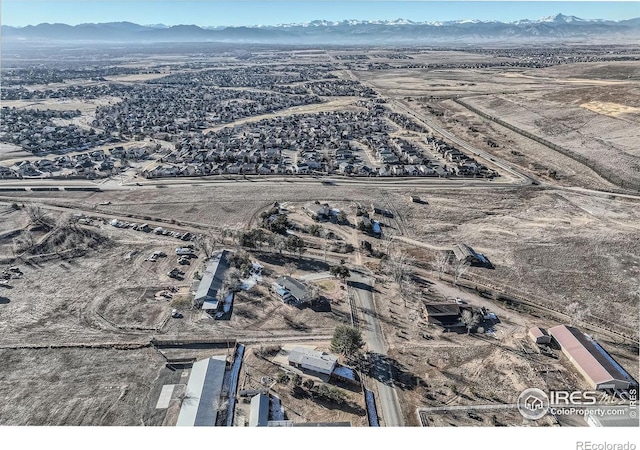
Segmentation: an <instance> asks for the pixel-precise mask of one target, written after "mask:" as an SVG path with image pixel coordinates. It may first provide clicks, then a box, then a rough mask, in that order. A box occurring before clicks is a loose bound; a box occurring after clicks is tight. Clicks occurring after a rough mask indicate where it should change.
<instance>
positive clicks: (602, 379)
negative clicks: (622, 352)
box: [549, 325, 636, 389]
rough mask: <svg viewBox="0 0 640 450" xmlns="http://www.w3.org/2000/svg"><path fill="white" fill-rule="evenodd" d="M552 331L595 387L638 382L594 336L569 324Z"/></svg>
mask: <svg viewBox="0 0 640 450" xmlns="http://www.w3.org/2000/svg"><path fill="white" fill-rule="evenodd" d="M549 334H550V335H551V337H553V339H554V340H555V341H556V342H557V343H558V344H559V345H560V349H561V350H562V353H564V354H565V356H566V357H567V358H569V361H571V362H572V363H573V365H574V366H575V367H576V369H578V371H579V372H580V373H581V374H582V376H583V377H585V379H586V380H587V381H588V382H589V384H590V385H591V387H592V388H593V389H629V386H630V385H631V384H636V383H635V380H634V379H633V378H632V377H631V375H629V374H628V373H627V372H626V371H625V370H624V369H623V368H622V367H621V366H620V364H618V363H617V362H616V361H615V360H614V359H613V358H612V357H611V355H609V354H608V353H607V352H606V351H605V350H604V349H603V348H602V347H600V345H599V344H598V343H597V342H596V341H594V340H593V339H592V338H591V336H587V335H586V334H584V333H582V332H581V331H580V330H578V329H577V328H574V327H570V326H568V325H558V326H556V327H553V328H549Z"/></svg>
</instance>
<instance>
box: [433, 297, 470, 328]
mask: <svg viewBox="0 0 640 450" xmlns="http://www.w3.org/2000/svg"><path fill="white" fill-rule="evenodd" d="M424 315H425V319H427V320H428V321H429V323H432V324H434V325H438V326H441V327H443V328H456V327H462V326H464V324H463V323H462V321H461V319H460V317H461V315H462V310H461V308H460V305H458V304H457V303H425V304H424Z"/></svg>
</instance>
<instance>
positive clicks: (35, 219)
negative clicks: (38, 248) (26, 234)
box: [27, 204, 51, 229]
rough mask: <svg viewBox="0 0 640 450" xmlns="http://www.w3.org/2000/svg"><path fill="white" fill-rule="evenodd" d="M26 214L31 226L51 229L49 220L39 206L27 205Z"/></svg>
mask: <svg viewBox="0 0 640 450" xmlns="http://www.w3.org/2000/svg"><path fill="white" fill-rule="evenodd" d="M27 214H28V215H29V221H30V222H31V225H33V226H36V227H43V228H46V229H50V228H51V219H50V218H49V216H48V215H47V213H46V212H45V211H44V210H43V209H42V208H41V207H40V206H39V205H34V204H31V205H28V206H27Z"/></svg>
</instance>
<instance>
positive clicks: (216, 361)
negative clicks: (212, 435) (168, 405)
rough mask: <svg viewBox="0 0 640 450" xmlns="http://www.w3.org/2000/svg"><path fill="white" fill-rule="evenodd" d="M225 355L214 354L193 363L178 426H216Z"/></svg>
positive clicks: (225, 362) (225, 361) (225, 360)
mask: <svg viewBox="0 0 640 450" xmlns="http://www.w3.org/2000/svg"><path fill="white" fill-rule="evenodd" d="M226 364H227V358H226V357H225V356H213V357H211V358H207V359H203V360H201V361H197V362H195V363H193V367H192V368H191V375H190V376H189V382H188V383H187V390H186V396H185V400H184V401H183V402H182V406H181V408H180V414H179V415H178V421H177V423H176V426H182V427H203V426H204V427H206V426H214V425H215V424H216V418H217V417H218V407H219V402H220V393H221V392H222V381H223V379H224V371H225V367H226Z"/></svg>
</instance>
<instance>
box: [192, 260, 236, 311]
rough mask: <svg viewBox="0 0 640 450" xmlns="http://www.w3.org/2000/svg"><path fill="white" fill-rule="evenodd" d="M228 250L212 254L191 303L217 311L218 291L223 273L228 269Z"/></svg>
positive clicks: (207, 309)
mask: <svg viewBox="0 0 640 450" xmlns="http://www.w3.org/2000/svg"><path fill="white" fill-rule="evenodd" d="M229 253H230V252H229V251H228V250H223V251H221V252H219V253H216V254H214V255H213V256H212V257H211V259H210V260H209V262H208V263H207V268H206V269H205V271H204V274H203V275H202V279H201V280H200V284H198V289H197V291H196V294H195V297H194V299H193V303H194V305H195V306H196V307H197V308H202V309H203V310H206V311H217V310H218V307H219V303H220V302H219V301H218V291H219V290H220V288H222V282H223V280H224V275H225V273H226V272H227V270H229V267H230V265H229V261H228V260H227V255H229Z"/></svg>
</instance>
